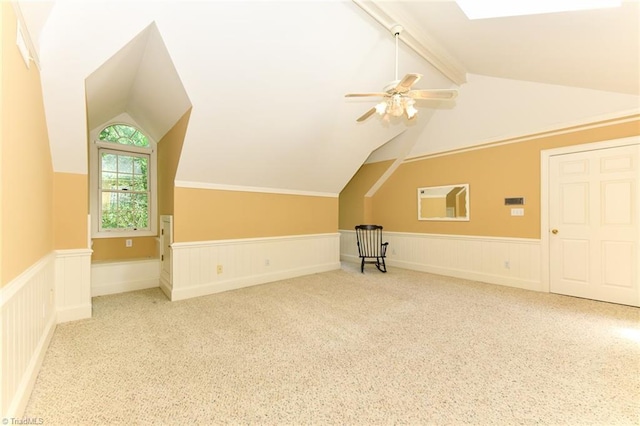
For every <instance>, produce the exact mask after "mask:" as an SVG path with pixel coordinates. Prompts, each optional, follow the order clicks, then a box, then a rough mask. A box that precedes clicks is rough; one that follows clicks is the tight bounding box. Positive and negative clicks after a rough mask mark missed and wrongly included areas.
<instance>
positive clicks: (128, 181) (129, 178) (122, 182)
mask: <svg viewBox="0 0 640 426" xmlns="http://www.w3.org/2000/svg"><path fill="white" fill-rule="evenodd" d="M132 187H133V175H123V174H119V175H118V189H120V190H125V191H127V190H129V191H130V190H131V188H132Z"/></svg>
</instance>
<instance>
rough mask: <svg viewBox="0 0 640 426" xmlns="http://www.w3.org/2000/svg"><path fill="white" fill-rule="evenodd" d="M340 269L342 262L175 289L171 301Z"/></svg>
mask: <svg viewBox="0 0 640 426" xmlns="http://www.w3.org/2000/svg"><path fill="white" fill-rule="evenodd" d="M336 269H340V262H336V263H328V264H324V265H315V266H310V267H303V268H298V269H290V270H287V271H278V272H272V273H265V274H261V275H254V276H251V277H242V278H236V279H230V280H220V281H217V282H211V283H206V284H202V285H198V286H191V287H185V288H180V289H174V290H173V291H172V292H171V293H170V294H171V300H172V301H176V300H184V299H190V298H192V297H200V296H206V295H208V294H214V293H221V292H223V291H229V290H237V289H240V288H244V287H250V286H254V285H260V284H266V283H270V282H274V281H279V280H285V279H288V278H295V277H300V276H303V275H310V274H317V273H319V272H328V271H334V270H336Z"/></svg>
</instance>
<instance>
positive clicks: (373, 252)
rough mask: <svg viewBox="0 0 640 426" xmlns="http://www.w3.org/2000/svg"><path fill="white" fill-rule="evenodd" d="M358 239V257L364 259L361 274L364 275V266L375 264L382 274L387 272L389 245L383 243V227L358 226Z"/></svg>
mask: <svg viewBox="0 0 640 426" xmlns="http://www.w3.org/2000/svg"><path fill="white" fill-rule="evenodd" d="M356 237H357V241H358V255H359V256H360V258H361V259H362V262H361V264H360V272H362V273H364V264H365V263H373V264H375V265H376V268H378V270H379V271H380V272H387V266H386V265H385V263H384V258H385V257H386V254H387V246H388V245H389V243H383V242H382V226H380V225H357V226H356Z"/></svg>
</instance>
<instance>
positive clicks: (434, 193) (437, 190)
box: [418, 183, 471, 222]
mask: <svg viewBox="0 0 640 426" xmlns="http://www.w3.org/2000/svg"><path fill="white" fill-rule="evenodd" d="M458 187H462V189H460V190H458V192H457V193H458V194H459V193H461V192H463V191H464V193H465V194H464V203H465V205H464V207H465V208H466V214H465V215H464V216H426V214H427V213H426V212H425V216H424V217H423V215H422V200H423V199H425V198H444V199H445V204H444V209H445V211H446V210H447V204H446V198H447V195H449V196H456V195H457V194H451V192H452V191H453V190H454V189H455V188H458ZM425 193H429V194H430V195H431V196H428V195H429V194H427V195H425ZM469 200H470V197H469V184H468V183H460V184H456V185H442V186H424V187H422V188H418V220H430V221H445V222H468V221H469V220H470V218H471V205H470V202H469ZM445 214H446V213H445ZM454 214H455V213H454Z"/></svg>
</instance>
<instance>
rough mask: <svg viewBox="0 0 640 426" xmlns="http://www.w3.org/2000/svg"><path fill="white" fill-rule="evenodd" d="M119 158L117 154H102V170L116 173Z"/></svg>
mask: <svg viewBox="0 0 640 426" xmlns="http://www.w3.org/2000/svg"><path fill="white" fill-rule="evenodd" d="M117 161H118V156H117V155H115V154H102V170H103V171H108V172H116V171H118V169H117V164H118V163H117Z"/></svg>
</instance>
